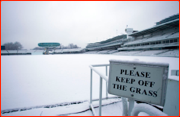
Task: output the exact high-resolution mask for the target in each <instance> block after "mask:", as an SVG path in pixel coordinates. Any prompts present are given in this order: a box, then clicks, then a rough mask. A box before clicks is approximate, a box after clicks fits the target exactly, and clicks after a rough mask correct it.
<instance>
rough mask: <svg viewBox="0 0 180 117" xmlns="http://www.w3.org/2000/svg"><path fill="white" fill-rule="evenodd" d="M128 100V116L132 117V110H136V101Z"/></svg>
mask: <svg viewBox="0 0 180 117" xmlns="http://www.w3.org/2000/svg"><path fill="white" fill-rule="evenodd" d="M128 100H129V111H128V116H131V112H132V110H133V108H134V99H132V98H128Z"/></svg>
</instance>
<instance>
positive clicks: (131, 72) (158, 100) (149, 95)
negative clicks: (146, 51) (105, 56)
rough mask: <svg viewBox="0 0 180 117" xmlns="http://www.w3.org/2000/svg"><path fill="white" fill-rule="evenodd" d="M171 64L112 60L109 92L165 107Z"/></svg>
mask: <svg viewBox="0 0 180 117" xmlns="http://www.w3.org/2000/svg"><path fill="white" fill-rule="evenodd" d="M168 69H169V64H165V63H146V62H142V61H120V60H110V69H109V80H108V92H109V93H110V94H114V95H118V96H121V97H126V98H129V99H131V100H137V101H142V102H147V103H150V104H156V105H161V106H164V103H165V96H166V87H167V78H168Z"/></svg>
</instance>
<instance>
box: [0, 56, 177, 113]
mask: <svg viewBox="0 0 180 117" xmlns="http://www.w3.org/2000/svg"><path fill="white" fill-rule="evenodd" d="M110 59H117V60H139V61H145V62H157V63H169V78H173V76H170V74H171V70H179V58H171V57H149V56H148V57H145V56H142V57H140V56H118V55H93V54H69V55H68V54H63V55H34V56H32V55H24V56H23V55H22V56H18V55H17V56H16V55H14V56H1V111H2V110H6V109H15V108H25V107H26V108H28V107H36V106H43V105H53V104H58V103H66V102H67V103H68V102H78V101H85V100H89V98H90V68H89V65H91V64H109V60H110ZM99 70H100V71H101V72H103V73H104V74H105V68H99ZM174 78H177V77H174ZM103 83H104V84H103V89H104V90H103V97H105V81H104V82H103ZM109 96H112V95H109ZM98 97H99V76H98V75H97V74H96V73H94V72H93V99H95V98H98ZM70 110H73V109H70ZM29 111H30V110H29ZM39 112H42V111H41V110H40V111H38V114H39ZM18 113H20V112H14V113H11V115H18ZM30 113H32V112H30ZM33 113H35V112H33ZM43 113H44V111H43ZM87 113H88V111H87V112H86V114H87ZM41 114H42V113H41ZM41 114H39V115H41ZM57 114H58V113H56V115H57ZM59 114H60V113H59ZM86 114H85V115H86ZM118 114H120V113H118ZM4 115H5V114H4ZM11 115H10V116H11ZM19 115H21V114H19ZM32 115H33V114H32ZM42 115H43V114H42ZM87 115H88V114H87ZM115 115H116V114H115Z"/></svg>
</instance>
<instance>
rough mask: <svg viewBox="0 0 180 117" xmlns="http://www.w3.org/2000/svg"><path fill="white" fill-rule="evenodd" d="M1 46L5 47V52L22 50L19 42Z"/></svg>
mask: <svg viewBox="0 0 180 117" xmlns="http://www.w3.org/2000/svg"><path fill="white" fill-rule="evenodd" d="M3 46H5V50H21V49H22V48H23V46H22V45H21V43H19V42H15V43H12V42H9V43H5V44H4V45H3Z"/></svg>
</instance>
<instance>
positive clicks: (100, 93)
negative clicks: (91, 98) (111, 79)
mask: <svg viewBox="0 0 180 117" xmlns="http://www.w3.org/2000/svg"><path fill="white" fill-rule="evenodd" d="M99 91H100V92H99V116H101V104H102V78H101V77H100V87H99Z"/></svg>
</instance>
